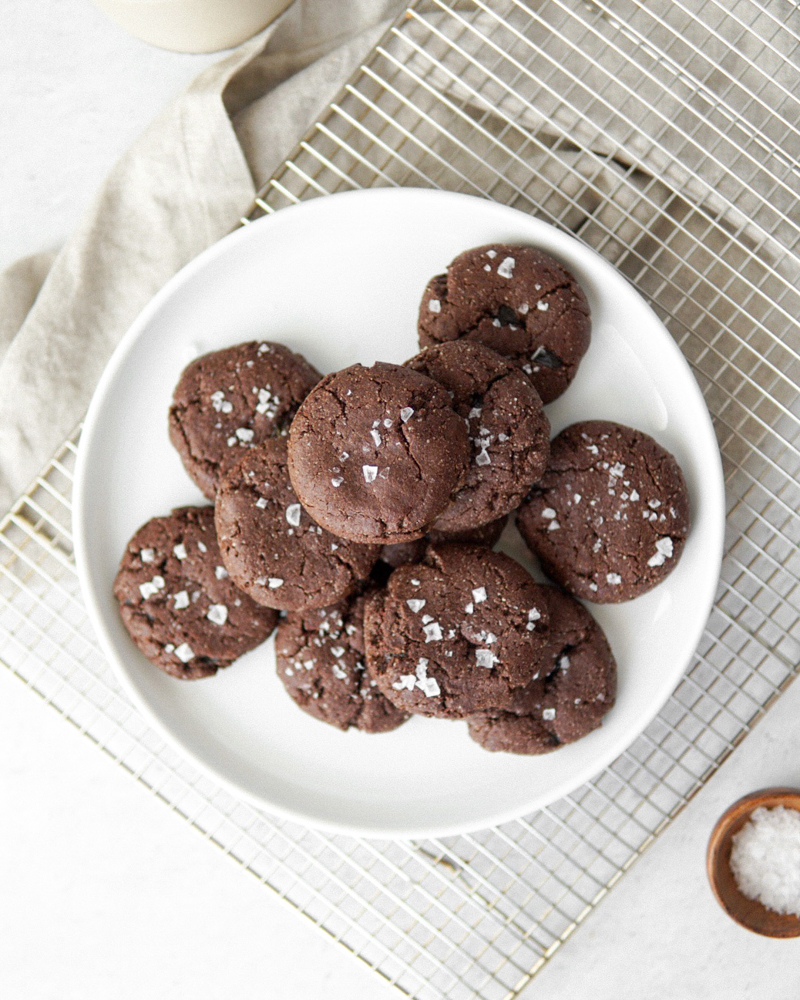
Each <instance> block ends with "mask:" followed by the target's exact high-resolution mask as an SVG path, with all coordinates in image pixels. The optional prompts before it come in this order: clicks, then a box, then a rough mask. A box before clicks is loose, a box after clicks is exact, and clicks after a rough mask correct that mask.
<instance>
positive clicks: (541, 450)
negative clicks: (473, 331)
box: [406, 340, 550, 531]
mask: <svg viewBox="0 0 800 1000" xmlns="http://www.w3.org/2000/svg"><path fill="white" fill-rule="evenodd" d="M406 367H408V368H412V369H413V370H414V371H418V372H422V374H423V375H427V376H428V377H429V378H432V379H435V380H436V381H437V382H438V383H439V384H440V385H442V386H444V388H445V389H447V391H448V392H449V393H450V397H451V399H452V404H453V409H454V410H455V411H456V413H458V414H459V416H461V417H463V418H464V420H465V422H466V424H467V429H468V433H469V438H470V442H471V445H472V448H471V454H470V463H469V466H468V468H467V475H466V478H465V480H464V482H463V483H462V485H461V487H460V488H459V489H458V490H457V491H456V492H455V493H454V494H453V496H452V497H451V499H450V503H449V504H448V505H447V507H445V509H444V510H443V511H442V513H441V514H440V515H439V517H438V518H437V519H436V521H435V522H434V525H433V526H434V528H436V529H438V530H440V531H441V530H444V531H465V530H469V529H470V528H476V527H478V526H479V525H481V524H486V523H487V522H488V521H494V520H495V519H496V518H498V517H501V516H502V515H503V514H507V513H508V512H509V511H511V510H513V509H514V508H515V507H517V506H519V503H520V501H521V500H522V498H523V497H524V496H525V494H526V493H527V492H528V490H529V489H530V487H531V486H532V485H533V484H534V483H535V482H536V480H537V479H539V478H541V476H542V474H543V473H544V470H545V468H546V467H547V459H548V456H549V454H550V421H549V420H548V419H547V417H546V416H545V414H544V409H543V407H542V401H541V399H540V398H539V393H538V392H537V391H536V389H534V387H533V385H532V383H531V380H530V379H529V378H528V377H527V376H526V375H524V374H523V373H522V372H521V371H520V370H519V368H516V367H515V366H514V365H512V364H510V363H509V362H508V361H506V360H505V359H504V358H502V357H500V355H499V354H498V353H497V352H496V351H492V350H490V348H488V347H485V346H484V345H483V344H476V343H472V342H470V341H466V340H456V341H453V342H451V343H446V344H440V345H439V346H437V347H428V348H426V349H425V350H424V351H422V353H421V354H418V355H417V356H416V357H414V358H412V359H411V360H410V361H407V362H406Z"/></svg>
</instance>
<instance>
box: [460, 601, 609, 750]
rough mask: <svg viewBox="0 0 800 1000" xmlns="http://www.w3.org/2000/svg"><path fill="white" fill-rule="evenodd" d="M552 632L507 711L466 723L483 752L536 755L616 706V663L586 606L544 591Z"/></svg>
mask: <svg viewBox="0 0 800 1000" xmlns="http://www.w3.org/2000/svg"><path fill="white" fill-rule="evenodd" d="M546 596H547V609H548V612H549V616H550V631H549V637H548V643H547V653H546V656H545V658H544V661H543V663H542V666H541V667H540V669H539V671H538V672H537V676H535V677H534V678H533V679H532V680H531V681H530V683H529V684H527V685H526V686H525V687H522V688H519V689H518V690H517V691H515V692H514V696H513V699H512V703H511V707H510V709H508V710H502V709H493V710H492V711H489V712H481V713H478V714H476V715H473V716H471V717H470V719H469V734H470V736H471V737H472V738H473V739H474V740H475V742H476V743H479V744H480V745H481V746H482V747H484V748H485V749H486V750H499V751H505V752H506V753H519V754H540V753H549V752H550V751H551V750H556V749H557V748H558V747H560V746H562V745H563V744H565V743H574V742H575V740H578V739H580V738H581V737H582V736H586V734H587V733H590V732H591V731H592V730H593V729H596V728H597V727H598V726H599V725H600V724H601V722H602V720H603V716H605V715H606V713H607V712H609V711H610V709H611V708H613V706H614V699H615V697H616V689H617V665H616V661H615V660H614V655H613V653H612V652H611V648H610V646H609V645H608V640H607V639H606V637H605V635H604V633H603V630H602V629H601V628H600V626H599V625H598V624H597V622H596V621H595V620H594V618H592V616H591V615H590V614H589V612H588V611H587V610H586V608H584V607H583V605H582V604H580V603H579V602H578V601H576V600H575V599H574V598H572V597H570V596H569V595H568V594H564V593H562V592H561V591H560V590H558V589H557V588H555V587H547V588H546Z"/></svg>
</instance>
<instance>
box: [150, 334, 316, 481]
mask: <svg viewBox="0 0 800 1000" xmlns="http://www.w3.org/2000/svg"><path fill="white" fill-rule="evenodd" d="M321 378H322V376H321V375H320V373H319V372H318V371H317V370H316V368H314V367H312V366H311V365H310V364H309V363H308V362H307V361H306V360H305V358H303V357H302V356H301V355H299V354H295V353H294V352H293V351H290V350H289V349H288V347H284V346H283V345H282V344H271V343H268V342H266V341H261V342H259V341H255V340H254V341H251V342H249V343H246V344H237V345H236V346H235V347H226V348H225V349H224V350H221V351H212V352H211V353H210V354H204V355H203V356H202V357H200V358H197V359H196V360H195V361H193V362H192V363H191V364H190V365H188V366H187V367H186V368H185V369H184V371H183V374H182V375H181V377H180V380H179V381H178V384H177V386H176V387H175V392H174V394H173V399H172V405H171V406H170V410H169V439H170V441H171V442H172V444H173V445H174V446H175V448H176V449H177V451H178V454H179V455H180V456H181V460H182V461H183V465H184V468H185V469H186V471H187V472H188V473H189V475H190V477H191V478H192V479H193V480H194V482H195V483H196V484H197V485H198V486H199V487H200V489H201V490H202V492H203V494H204V495H205V496H206V497H208V499H209V500H212V501H213V500H214V497H215V495H216V491H217V484H218V482H219V479H220V476H221V475H222V474H223V473H224V472H226V471H227V470H228V469H229V468H230V467H231V466H232V465H233V464H234V462H236V461H237V460H238V459H239V458H240V456H241V454H242V450H243V449H247V448H252V447H254V446H255V445H257V444H261V442H262V441H266V440H268V439H269V438H271V437H275V436H276V435H278V434H285V433H286V432H287V431H288V429H289V424H290V422H291V419H292V417H293V416H294V414H295V412H296V411H297V407H298V406H299V405H300V403H301V402H302V401H303V400H304V399H305V397H306V395H307V394H308V392H309V390H310V389H311V388H312V387H313V386H314V385H316V383H317V382H319V380H320V379H321Z"/></svg>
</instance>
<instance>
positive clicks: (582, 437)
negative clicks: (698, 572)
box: [517, 420, 690, 604]
mask: <svg viewBox="0 0 800 1000" xmlns="http://www.w3.org/2000/svg"><path fill="white" fill-rule="evenodd" d="M689 523H690V520H689V495H688V493H687V490H686V483H685V482H684V479H683V474H682V473H681V470H680V467H679V466H678V463H677V462H676V461H675V459H674V457H673V456H672V455H671V454H670V453H669V452H668V451H666V450H665V449H664V448H662V447H661V445H660V444H658V443H657V442H656V441H654V440H653V439H652V438H651V437H649V436H648V435H647V434H644V433H643V432H642V431H637V430H634V429H633V428H631V427H624V426H622V425H621V424H613V423H609V422H608V421H603V420H590V421H586V422H585V423H579V424H573V425H572V426H571V427H567V428H566V430H564V431H562V432H561V433H560V434H559V435H558V437H556V438H555V439H554V441H553V442H552V444H551V448H550V463H549V466H548V469H547V472H546V473H545V475H544V476H543V477H542V479H541V481H540V482H539V483H538V484H537V485H536V486H535V487H534V488H533V491H532V492H531V495H530V497H529V498H528V499H527V500H526V501H525V502H524V503H523V504H522V506H521V507H520V509H519V511H518V512H517V525H518V527H519V530H520V533H521V534H522V537H523V538H524V539H525V541H526V542H527V544H528V546H529V547H530V549H531V551H532V552H534V554H535V555H537V556H538V557H539V561H540V562H541V564H542V569H543V570H544V571H545V573H547V575H548V576H550V577H552V579H553V580H555V581H556V582H557V583H559V584H560V585H561V586H562V587H564V588H565V589H566V590H568V591H570V593H572V594H575V595H576V596H577V597H582V598H584V599H586V600H589V601H596V602H597V603H599V604H613V603H618V602H620V601H628V600H630V599H631V598H633V597H638V596H639V595H640V594H644V593H645V592H646V591H648V590H650V589H652V588H653V587H655V586H656V584H658V583H661V581H662V580H663V579H664V578H665V577H666V576H668V575H669V573H671V572H672V570H673V569H674V567H675V565H676V564H677V562H678V559H679V558H680V556H681V552H682V551H683V546H684V544H685V542H686V536H687V535H688V533H689Z"/></svg>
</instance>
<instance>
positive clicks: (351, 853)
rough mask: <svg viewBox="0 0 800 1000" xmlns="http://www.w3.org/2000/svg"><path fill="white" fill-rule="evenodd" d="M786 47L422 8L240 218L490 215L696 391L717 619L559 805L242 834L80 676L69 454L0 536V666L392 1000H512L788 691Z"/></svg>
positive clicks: (795, 399)
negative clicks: (705, 419)
mask: <svg viewBox="0 0 800 1000" xmlns="http://www.w3.org/2000/svg"><path fill="white" fill-rule="evenodd" d="M798 18H800V15H799V14H798V11H797V8H796V6H795V5H794V4H793V3H790V2H788V0H771V2H769V3H767V4H765V5H763V4H756V3H754V2H752V0H738V2H736V3H728V2H725V3H723V2H722V0H682V2H678V0H675V2H663V3H658V4H644V3H637V2H634V0H597V2H591V3H579V2H577V0H532V2H528V3H527V4H523V3H521V2H517V0H494V2H485V0H469V2H461V0H428V2H422V0H420V2H418V3H415V4H412V6H411V7H410V8H409V9H408V11H407V12H406V14H405V16H404V17H403V18H402V19H401V20H400V21H398V22H397V24H396V25H395V26H394V27H393V28H392V29H391V31H390V32H389V33H388V34H387V35H386V36H385V38H384V39H383V41H382V43H381V44H380V45H379V46H378V47H377V49H376V50H374V52H373V53H372V54H371V55H370V57H369V58H368V59H367V61H366V62H365V64H364V65H363V66H362V67H361V68H360V70H359V71H358V73H357V74H356V75H355V76H354V78H353V79H352V81H351V82H350V84H349V85H348V86H347V87H346V88H345V90H344V91H343V93H342V94H341V95H340V96H339V98H338V99H337V100H336V102H335V103H334V104H333V105H332V106H331V108H330V109H329V110H328V112H327V113H326V114H325V116H324V117H323V118H322V120H321V121H319V122H318V123H317V124H316V125H315V126H314V128H313V129H312V130H311V131H310V132H309V134H308V136H307V138H306V140H305V141H304V142H302V143H301V144H300V146H299V147H298V149H297V150H296V152H295V153H294V155H293V156H292V157H291V158H290V159H289V160H288V161H287V162H286V163H285V164H284V166H283V167H282V168H281V170H280V171H279V172H278V174H277V175H276V176H275V177H274V178H273V179H272V180H271V181H270V182H269V183H268V184H267V186H266V187H265V189H264V191H262V193H261V196H260V197H259V199H258V202H257V208H256V210H255V211H254V216H255V215H258V214H263V213H271V212H274V211H276V210H277V209H279V208H281V207H282V206H284V205H286V204H290V203H293V202H296V201H299V200H302V199H306V198H310V197H317V196H319V195H323V194H326V193H329V192H332V191H337V190H344V189H348V188H354V187H364V186H370V185H390V184H391V185H396V184H404V185H415V186H434V187H444V188H449V189H453V190H460V191H466V192H469V193H472V194H477V195H480V196H483V197H488V198H493V199H496V200H499V201H502V202H505V203H507V204H511V205H514V206H515V207H517V208H519V209H522V210H524V211H528V212H531V213H533V214H535V215H537V216H539V217H541V218H543V219H545V220H547V221H548V222H551V223H554V224H555V225H557V226H559V227H561V228H563V229H566V230H569V231H571V232H573V233H574V234H575V235H577V236H578V237H579V238H580V239H582V240H584V241H585V242H586V243H588V244H589V245H590V246H592V247H594V248H595V249H596V250H598V251H599V252H600V253H602V254H603V255H604V256H605V257H606V258H607V259H608V260H610V261H611V262H612V263H613V264H614V265H615V266H616V267H617V268H618V269H619V270H620V271H622V273H623V274H625V275H626V276H627V277H628V278H629V280H631V281H632V282H633V284H634V285H635V286H636V287H637V288H638V289H639V291H640V292H642V294H644V295H645V296H646V297H647V298H648V300H649V301H650V303H651V304H652V305H653V307H654V309H655V310H656V312H657V313H658V315H659V316H660V317H661V318H662V320H663V321H664V322H665V323H666V325H667V327H668V328H669V330H670V331H671V333H672V334H673V336H674V337H675V339H676V340H677V342H678V343H679V344H680V346H681V348H682V349H683V351H684V353H685V355H686V356H687V358H688V359H689V361H690V363H691V364H692V367H693V370H694V372H695V375H696V377H697V379H698V382H699V383H700V386H701V388H702V390H703V392H704V394H705V398H706V400H707V403H708V406H709V409H710V410H711V413H712V415H713V417H714V421H715V426H716V430H717V434H718V438H719V442H720V446H721V449H722V453H723V459H724V464H725V472H726V480H727V489H728V508H729V509H728V534H727V547H726V557H725V561H724V565H723V571H722V579H721V582H720V587H719V592H718V598H717V602H716V606H715V608H714V610H713V613H712V615H711V618H710V621H709V623H708V627H707V629H706V632H705V634H704V637H703V640H702V642H701V645H700V648H699V650H698V653H697V656H696V658H695V660H694V662H693V664H692V666H691V668H690V670H689V671H688V673H687V675H686V677H685V678H684V680H683V681H682V682H681V684H680V685H679V687H678V689H677V690H676V691H675V693H674V694H673V696H672V697H671V698H670V700H669V702H668V703H667V705H666V706H665V707H664V709H663V710H662V712H661V713H660V714H659V716H658V718H657V719H656V720H655V721H654V722H653V723H652V725H650V726H649V727H648V729H647V730H646V731H645V732H644V733H643V734H642V736H640V737H639V738H638V739H637V740H636V741H635V743H634V744H633V745H632V746H631V747H630V748H629V749H628V750H627V751H626V752H625V753H624V754H622V755H621V756H620V757H619V759H618V760H616V761H615V762H614V763H613V764H612V765H611V766H610V767H608V768H607V769H606V770H605V771H603V772H602V773H601V774H599V775H598V776H597V777H596V778H595V779H594V780H593V781H591V782H589V783H588V784H586V785H584V786H583V787H582V788H580V789H578V790H577V791H576V792H574V793H573V794H572V795H569V796H567V797H566V798H564V799H562V800H560V801H558V802H556V803H554V804H553V805H552V806H550V807H548V808H547V809H544V810H542V811H540V812H537V813H535V814H533V815H531V816H528V817H525V818H524V819H521V820H518V821H515V822H513V823H507V824H504V825H503V826H502V827H499V828H496V829H491V830H483V831H480V832H478V833H475V834H472V835H469V836H459V837H454V838H447V839H443V840H433V841H425V842H414V843H412V842H382V841H381V842H379V841H366V840H356V839H352V838H347V837H342V836H327V835H323V834H321V833H318V832H316V831H313V830H309V829H305V828H303V827H300V826H297V825H295V824H291V823H286V822H282V821H280V820H276V819H273V818H271V817H269V816H266V815H264V814H262V813H260V812H258V811H257V810H255V809H254V808H252V807H251V806H249V805H246V804H245V803H242V802H240V801H238V800H237V799H235V798H234V797H232V796H231V795H230V794H228V793H227V792H224V791H222V790H221V789H220V788H218V787H217V786H216V785H215V784H214V783H213V782H212V781H210V780H208V779H207V778H205V777H204V776H202V775H201V774H199V773H198V772H197V771H195V770H194V768H193V767H191V766H189V765H188V764H187V763H186V762H185V761H184V760H182V759H181V758H180V757H179V756H178V755H177V754H176V753H175V752H174V751H172V750H171V749H170V748H169V747H167V746H165V745H164V744H163V742H162V741H161V740H160V738H159V737H158V736H156V735H155V734H154V733H153V732H152V731H151V730H149V729H148V727H147V726H146V724H145V723H144V721H143V720H142V718H141V717H140V716H139V715H138V713H137V712H136V711H135V709H133V708H132V706H131V705H130V704H129V702H128V701H127V699H126V698H125V696H124V695H123V694H122V692H121V690H120V688H119V687H118V685H117V683H116V680H115V679H114V676H113V674H112V673H111V672H110V670H109V669H108V668H107V666H106V664H105V662H104V661H103V658H102V656H101V654H100V653H99V650H98V649H97V646H96V644H95V642H94V639H93V636H92V633H91V629H90V627H89V625H88V622H87V619H86V615H85V612H84V609H83V607H82V604H81V599H80V595H79V593H78V585H77V579H76V576H75V573H74V568H73V564H72V555H71V553H72V548H71V539H70V507H69V503H70V501H69V498H70V488H71V478H72V467H73V463H74V456H75V443H76V440H77V435H76V436H75V437H74V438H73V439H72V440H71V441H69V442H67V443H66V444H65V445H64V447H63V449H62V451H61V453H60V454H59V455H58V456H57V457H56V458H55V459H54V460H53V462H51V463H50V465H49V466H48V467H47V469H46V470H45V471H44V472H43V473H42V475H41V476H40V477H39V478H38V479H37V480H36V482H35V483H34V484H33V486H32V488H31V490H30V491H29V492H28V493H27V494H26V495H25V496H24V497H22V498H20V500H19V501H18V503H17V504H16V505H15V507H14V509H13V510H12V511H11V513H10V514H9V515H8V517H7V518H6V519H5V520H4V521H3V522H2V524H0V660H2V661H3V662H4V663H5V664H6V665H7V666H8V667H9V668H10V669H11V670H12V671H13V672H14V673H15V674H16V675H17V676H18V677H20V678H21V679H22V680H23V681H24V682H25V683H26V684H27V685H28V686H29V687H30V688H31V689H32V690H34V691H36V692H37V693H38V694H39V695H40V696H41V697H42V698H43V699H44V700H45V701H46V702H47V703H48V704H50V705H51V706H53V707H54V708H55V709H56V710H57V711H59V712H60V713H61V714H62V715H63V717H64V718H65V719H67V720H69V721H70V722H72V723H73V725H75V726H76V728H78V729H79V731H80V732H82V733H84V734H85V735H87V736H88V737H89V738H90V739H91V740H93V741H94V742H95V743H96V744H97V745H98V746H99V747H101V748H102V749H103V750H105V751H106V752H107V753H108V754H109V755H110V756H112V757H113V758H114V759H115V760H116V761H118V762H119V763H120V764H121V765H122V767H124V768H125V769H126V770H127V771H129V772H130V773H131V774H132V775H133V776H134V777H135V778H136V779H137V780H139V781H140V782H142V783H143V784H144V785H145V786H147V787H148V788H150V789H151V790H152V791H153V792H154V793H155V794H156V795H158V796H159V797H160V798H161V799H162V800H163V801H164V802H165V803H166V804H168V805H169V806H170V808H172V809H174V810H175V811H176V812H177V813H179V814H180V815H181V816H183V817H185V818H186V819H187V821H188V822H190V823H191V824H192V825H193V826H194V827H195V828H196V829H197V830H199V831H200V832H201V833H202V834H203V835H204V836H205V837H207V838H208V839H209V840H210V841H211V842H212V843H214V844H216V845H217V846H218V847H220V848H221V849H222V850H223V851H224V852H225V853H226V854H228V855H230V856H231V857H232V858H234V860H236V861H238V862H239V863H240V864H241V865H242V866H243V867H244V868H246V869H247V870H248V871H250V872H251V873H253V874H254V875H255V876H256V877H257V878H259V879H260V880H261V881H263V882H264V883H265V884H266V885H269V886H270V887H271V888H272V889H273V890H274V891H276V892H277V893H278V894H279V895H281V896H282V897H284V898H285V899H286V900H287V901H289V902H290V903H291V904H292V905H293V906H295V907H296V908H297V909H299V910H300V911H302V912H303V913H304V914H306V915H307V916H308V917H309V918H310V919H311V920H312V921H314V923H316V924H317V925H318V926H319V927H320V928H322V929H323V930H324V931H326V932H327V933H328V934H329V935H331V936H332V937H333V938H334V939H335V940H337V941H340V942H341V943H342V944H343V945H344V946H345V947H347V948H348V949H349V950H350V951H352V952H353V953H354V954H355V955H357V956H358V957H360V958H361V959H363V960H364V961H365V962H366V963H367V964H369V965H370V966H371V967H373V968H374V969H376V970H377V971H378V972H379V973H380V974H381V975H383V976H384V977H385V978H386V979H387V980H388V981H389V982H391V983H394V984H396V985H397V986H398V987H399V988H400V989H401V990H402V991H404V992H405V993H407V994H408V995H409V996H412V997H418V998H421V1000H423V998H424V1000H428V998H443V997H447V998H448V1000H462V998H463V1000H468V998H474V997H480V998H485V1000H500V998H504V997H511V996H513V995H515V994H516V993H517V992H518V991H519V990H521V989H522V988H523V987H524V986H525V984H526V983H527V982H528V981H529V980H530V978H531V977H532V976H533V975H534V974H535V973H536V971H537V970H538V969H540V968H541V967H542V965H543V964H544V963H545V961H546V960H547V958H548V957H549V956H550V955H552V954H553V952H554V951H555V950H556V949H557V948H558V947H559V945H560V944H561V943H562V942H563V941H564V940H566V938H567V937H568V936H569V935H570V934H571V933H572V932H573V930H574V929H575V928H576V926H577V925H578V924H579V923H580V922H581V921H582V920H583V919H584V918H585V917H586V916H587V914H588V913H590V912H591V910H592V908H593V907H594V906H595V905H596V904H597V903H598V901H599V900H600V899H601V898H602V897H603V896H604V895H605V893H606V892H608V891H609V889H610V888H611V887H612V886H613V885H614V884H615V883H616V881H617V880H618V879H619V878H620V876H621V875H622V873H623V872H624V871H625V870H626V869H627V868H628V867H629V866H630V865H631V863H632V862H633V861H634V860H635V859H636V857H637V856H638V855H639V854H640V853H641V852H642V851H643V850H644V849H645V848H646V847H647V846H648V845H649V844H650V843H651V842H652V841H653V839H654V838H655V837H656V836H658V834H659V833H660V832H661V830H663V828H664V827H665V825H666V824H667V823H668V822H669V821H670V819H671V818H673V817H674V816H675V815H676V814H677V813H678V812H679V811H680V810H681V809H682V808H683V806H684V805H685V804H686V803H687V801H688V800H689V799H690V798H691V796H692V795H693V794H694V793H695V792H696V791H697V790H698V788H699V787H700V786H701V785H702V783H703V782H704V781H706V780H707V779H708V777H709V776H710V775H711V774H712V773H713V772H714V771H715V769H716V768H717V767H718V766H719V764H720V763H721V762H722V761H723V760H724V759H725V758H726V757H727V756H728V754H730V752H731V751H732V750H733V749H734V748H735V746H736V745H737V744H738V743H739V742H740V741H741V739H743V737H744V736H745V735H746V734H747V733H748V732H749V730H750V728H752V726H753V725H754V724H755V722H756V721H757V720H758V719H759V718H760V717H761V716H762V715H763V713H764V712H765V711H766V710H767V709H768V708H769V706H770V705H771V704H772V702H773V701H774V700H775V698H777V697H778V695H779V694H780V692H781V691H782V690H783V689H784V688H785V687H786V685H787V684H788V683H789V682H790V681H791V679H792V677H793V675H794V673H795V672H796V669H797V666H796V665H797V663H798V661H800V655H799V654H800V555H798V551H797V544H798V541H799V540H800V518H799V517H798V514H797V511H798V509H800V425H799V423H798V417H800V390H799V389H798V385H799V384H800V330H798V325H797V320H796V317H797V316H798V315H800V280H798V279H800V239H799V238H798V237H799V236H800V232H799V227H798V220H800V192H799V191H798V187H799V186H800V185H799V184H798V181H799V179H800V169H799V168H798V164H797V153H798V151H800V141H799V140H798V123H799V122H800V114H798V112H800V101H799V100H798V96H797V95H800V71H799V70H798V63H797V56H798V54H799V53H800V40H799V39H798V33H799V30H800V22H799V21H798ZM243 221H246V220H243Z"/></svg>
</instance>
